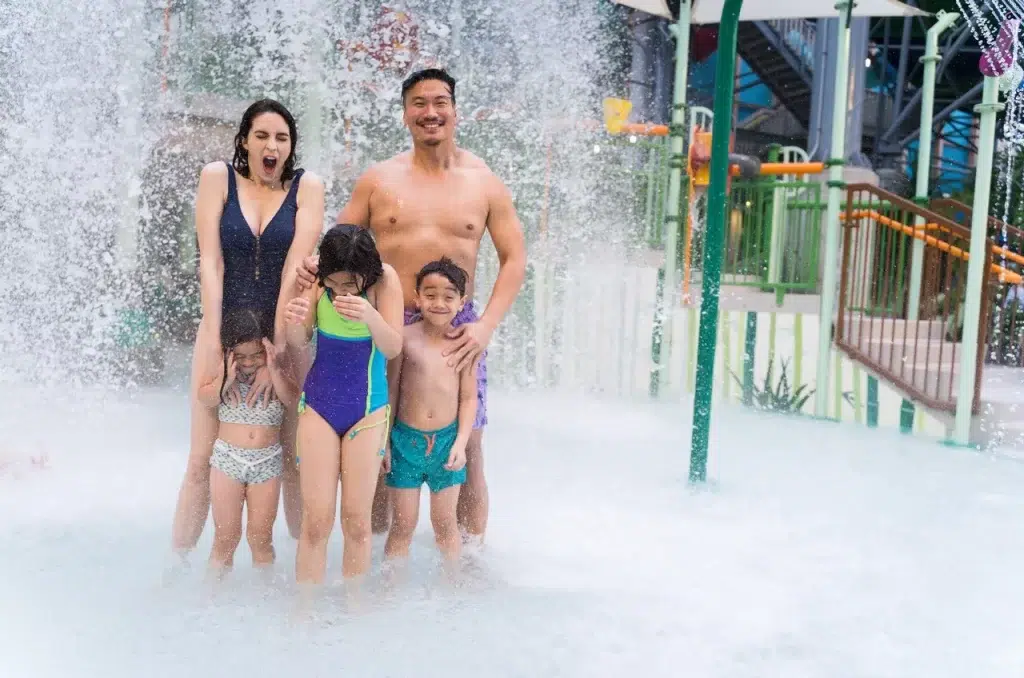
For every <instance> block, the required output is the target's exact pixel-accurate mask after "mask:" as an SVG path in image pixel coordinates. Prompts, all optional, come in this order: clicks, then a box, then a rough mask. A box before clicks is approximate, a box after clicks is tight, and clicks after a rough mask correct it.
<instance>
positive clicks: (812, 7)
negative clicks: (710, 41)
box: [624, 0, 928, 24]
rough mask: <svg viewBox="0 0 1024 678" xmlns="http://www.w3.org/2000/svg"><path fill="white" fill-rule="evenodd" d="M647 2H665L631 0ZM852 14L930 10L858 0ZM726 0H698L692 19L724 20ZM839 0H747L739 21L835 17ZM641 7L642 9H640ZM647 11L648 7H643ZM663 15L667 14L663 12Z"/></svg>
mask: <svg viewBox="0 0 1024 678" xmlns="http://www.w3.org/2000/svg"><path fill="white" fill-rule="evenodd" d="M633 2H638V3H640V2H643V3H646V4H651V5H657V4H664V3H663V0H629V3H624V4H629V5H630V6H633V4H632V3H633ZM855 2H856V4H855V5H854V8H853V16H867V17H883V16H928V12H923V11H921V10H919V9H916V8H914V7H911V6H910V5H907V4H905V3H902V2H898V1H897V0H855ZM724 4H725V0H696V1H695V2H694V4H693V10H692V17H693V18H692V21H693V23H695V24H717V23H718V22H719V21H721V20H722V7H723V5H724ZM835 6H836V0H744V2H743V8H742V9H741V10H740V21H766V20H771V19H832V18H836V17H838V16H839V10H837V9H836V7H835ZM638 9H642V8H638ZM644 11H645V12H646V11H648V10H644ZM660 16H665V15H664V14H662V15H660Z"/></svg>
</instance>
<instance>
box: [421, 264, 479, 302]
mask: <svg viewBox="0 0 1024 678" xmlns="http://www.w3.org/2000/svg"><path fill="white" fill-rule="evenodd" d="M431 273H436V274H438V275H440V276H442V277H444V278H445V279H446V280H447V281H448V282H450V283H451V284H453V285H455V289H456V290H458V292H459V296H460V297H464V296H466V278H467V276H466V272H465V271H463V270H462V269H461V268H460V267H459V265H458V264H456V263H455V262H454V261H452V260H451V259H449V258H448V257H441V258H440V259H438V260H437V261H432V262H430V263H429V264H427V265H426V266H424V267H423V268H421V269H420V272H419V273H417V274H416V291H417V292H419V290H420V286H421V285H422V284H423V279H424V278H426V277H427V276H428V275H430V274H431Z"/></svg>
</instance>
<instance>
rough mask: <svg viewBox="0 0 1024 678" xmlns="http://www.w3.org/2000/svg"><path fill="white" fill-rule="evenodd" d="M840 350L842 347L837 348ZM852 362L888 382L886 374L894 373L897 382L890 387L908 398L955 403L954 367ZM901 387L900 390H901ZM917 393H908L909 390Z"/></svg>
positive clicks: (956, 373) (865, 360)
mask: <svg viewBox="0 0 1024 678" xmlns="http://www.w3.org/2000/svg"><path fill="white" fill-rule="evenodd" d="M839 348H840V350H842V349H843V348H844V347H839ZM851 358H852V359H853V360H855V361H856V362H859V363H860V364H862V365H864V366H865V367H867V368H868V369H870V370H872V371H875V372H877V373H878V376H879V377H880V378H882V379H885V380H886V381H890V380H889V378H888V377H887V373H888V372H889V371H892V372H893V373H895V375H896V377H897V380H894V381H891V383H892V386H893V387H894V388H896V389H897V390H902V391H904V392H905V393H907V395H908V396H911V397H918V394H920V395H923V396H925V397H927V398H929V399H932V400H937V401H939V402H940V403H955V402H956V396H957V386H958V384H959V378H958V376H959V368H958V367H957V366H956V365H938V366H936V365H903V366H901V367H890V366H889V363H888V360H886V361H876V360H873V359H871V357H870V356H869V357H867V358H864V357H861V356H851ZM901 386H902V388H901ZM911 389H912V390H914V391H916V392H917V393H916V394H914V393H910V392H909V391H910V390H911Z"/></svg>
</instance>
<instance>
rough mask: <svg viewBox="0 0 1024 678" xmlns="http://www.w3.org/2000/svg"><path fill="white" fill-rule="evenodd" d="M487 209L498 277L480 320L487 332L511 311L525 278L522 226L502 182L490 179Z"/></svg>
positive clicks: (493, 178)
mask: <svg viewBox="0 0 1024 678" xmlns="http://www.w3.org/2000/svg"><path fill="white" fill-rule="evenodd" d="M489 182H490V191H489V193H490V210H489V212H488V214H487V230H488V231H489V232H490V234H491V241H492V242H494V249H495V250H496V251H497V252H498V264H499V268H498V278H497V279H496V280H495V281H494V289H492V290H491V298H490V301H488V302H487V308H486V309H484V313H483V315H482V316H481V317H480V320H481V322H483V323H484V324H485V325H487V327H488V328H489V329H490V331H491V332H493V331H494V329H495V328H497V327H498V325H499V324H500V323H501V321H502V319H503V318H504V317H505V315H506V314H507V313H508V310H509V309H510V308H512V304H513V302H515V300H516V297H517V296H518V295H519V290H520V289H521V288H522V286H523V279H524V278H525V277H526V242H525V240H524V239H523V227H522V225H521V224H520V223H519V217H518V216H517V215H516V208H515V206H514V205H513V204H512V193H511V192H510V191H509V190H508V188H507V187H506V186H505V184H504V183H502V181H501V180H500V179H499V178H498V177H496V176H494V175H491V177H490V180H489Z"/></svg>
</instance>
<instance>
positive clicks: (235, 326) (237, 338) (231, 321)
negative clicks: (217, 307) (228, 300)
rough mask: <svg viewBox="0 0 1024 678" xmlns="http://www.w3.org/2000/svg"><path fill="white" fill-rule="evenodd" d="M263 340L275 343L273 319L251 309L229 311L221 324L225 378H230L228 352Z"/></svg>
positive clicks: (222, 395) (221, 395)
mask: <svg viewBox="0 0 1024 678" xmlns="http://www.w3.org/2000/svg"><path fill="white" fill-rule="evenodd" d="M263 339H267V340H269V341H274V324H273V318H268V317H267V314H266V313H261V312H260V311H257V310H255V309H251V308H240V309H235V310H234V311H229V312H228V313H227V314H226V315H225V316H224V318H223V319H222V320H221V324H220V344H221V348H223V349H224V378H223V379H222V380H221V384H223V383H224V382H225V381H227V378H228V351H230V350H232V349H233V348H235V347H236V346H238V345H239V344H245V343H247V342H250V341H256V342H261V341H262V340H263ZM220 401H221V402H224V391H223V389H222V390H221V394H220Z"/></svg>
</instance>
